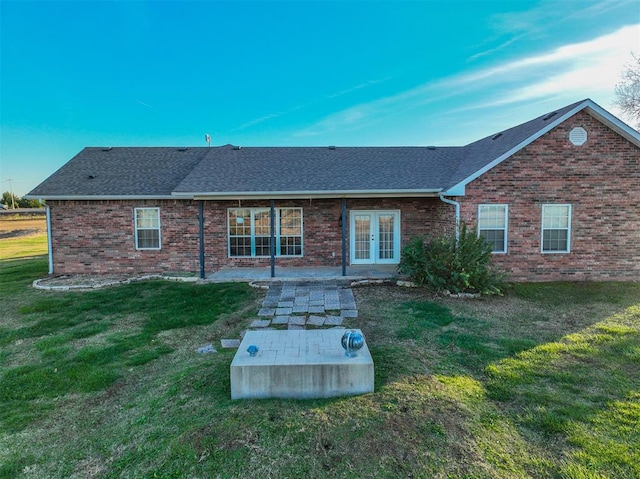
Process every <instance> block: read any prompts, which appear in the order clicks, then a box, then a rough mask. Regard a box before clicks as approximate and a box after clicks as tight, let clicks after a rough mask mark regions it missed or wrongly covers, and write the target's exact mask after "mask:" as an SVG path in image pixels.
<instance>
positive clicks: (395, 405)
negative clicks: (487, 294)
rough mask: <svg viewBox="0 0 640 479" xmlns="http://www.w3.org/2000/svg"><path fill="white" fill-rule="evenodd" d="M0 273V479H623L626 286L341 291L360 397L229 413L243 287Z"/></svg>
mask: <svg viewBox="0 0 640 479" xmlns="http://www.w3.org/2000/svg"><path fill="white" fill-rule="evenodd" d="M0 268H1V269H0V272H1V274H0V303H1V304H2V308H1V309H0V477H2V478H13V477H19V478H57V477H60V478H63V477H64V478H90V477H96V478H97V477H100V478H116V477H126V478H139V477H140V478H142V477H145V478H146V477H150V478H153V477H158V478H170V477H176V478H177V477H180V478H183V477H189V478H215V477H220V478H241V477H256V478H300V477H305V478H334V477H345V478H362V477H389V478H392V477H419V478H520V477H536V478H538V477H540V478H543V477H544V478H576V479H583V478H584V479H587V478H593V479H595V478H598V479H600V478H634V477H640V374H639V372H640V334H639V332H640V285H638V284H635V283H617V284H616V283H589V284H565V283H562V284H533V285H516V286H513V287H511V288H510V289H509V291H508V292H507V295H506V296H505V297H502V298H491V299H484V300H455V301H454V300H443V299H434V298H430V297H428V296H427V295H426V294H425V293H424V292H423V291H420V290H415V289H401V288H398V287H393V286H385V285H376V286H370V287H361V288H357V289H355V290H354V292H355V294H356V300H357V302H358V306H359V311H360V316H359V318H357V319H353V320H350V321H351V322H350V323H349V324H348V326H352V327H358V328H361V329H362V330H363V331H364V333H365V336H366V338H367V342H368V344H369V347H370V349H371V352H372V355H373V359H374V362H375V368H376V387H375V393H372V394H368V395H363V396H358V397H353V398H339V399H326V400H310V401H292V400H260V401H231V400H230V385H229V365H230V363H231V360H232V357H233V354H234V352H235V351H234V350H224V349H220V348H219V347H218V346H219V340H220V339H221V338H234V337H238V336H239V333H240V331H241V330H242V329H243V328H244V327H246V325H247V324H248V322H249V321H250V319H251V318H253V317H255V313H256V311H257V309H258V307H259V303H260V301H261V300H262V296H263V294H264V293H263V292H262V291H260V290H254V289H251V288H249V287H248V286H246V285H243V284H209V285H196V284H182V283H169V282H163V281H149V282H144V283H135V284H130V285H126V286H118V287H114V288H110V289H104V290H98V291H90V292H69V293H51V292H45V291H39V290H33V289H32V288H30V287H29V284H30V283H31V281H33V280H34V279H36V278H38V277H42V276H44V275H45V273H46V270H47V262H46V258H39V259H20V260H11V261H9V260H5V261H0ZM208 343H214V345H215V346H216V347H218V350H219V352H218V353H217V354H197V353H196V349H197V348H198V347H200V346H202V345H205V344H208Z"/></svg>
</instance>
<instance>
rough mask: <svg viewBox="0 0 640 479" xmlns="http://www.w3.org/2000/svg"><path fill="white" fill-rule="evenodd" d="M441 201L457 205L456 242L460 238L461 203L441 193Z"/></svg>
mask: <svg viewBox="0 0 640 479" xmlns="http://www.w3.org/2000/svg"><path fill="white" fill-rule="evenodd" d="M440 201H442V202H443V203H447V204H448V205H453V206H455V207H456V243H457V242H458V241H459V240H460V203H458V202H457V201H453V200H450V199H449V198H445V197H444V195H440Z"/></svg>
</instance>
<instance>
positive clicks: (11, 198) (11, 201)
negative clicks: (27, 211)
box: [0, 191, 41, 209]
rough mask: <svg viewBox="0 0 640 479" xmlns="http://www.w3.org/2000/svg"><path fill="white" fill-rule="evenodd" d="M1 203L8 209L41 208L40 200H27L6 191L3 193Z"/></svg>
mask: <svg viewBox="0 0 640 479" xmlns="http://www.w3.org/2000/svg"><path fill="white" fill-rule="evenodd" d="M0 203H3V204H5V205H7V208H10V209H14V208H40V207H41V205H40V202H39V201H38V200H27V199H26V198H20V197H19V196H17V195H14V194H12V193H9V192H8V191H5V192H4V193H2V199H1V200H0Z"/></svg>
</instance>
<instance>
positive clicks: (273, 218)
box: [269, 200, 276, 278]
mask: <svg viewBox="0 0 640 479" xmlns="http://www.w3.org/2000/svg"><path fill="white" fill-rule="evenodd" d="M270 217H271V218H270V219H271V227H270V228H269V229H270V230H271V231H270V233H271V241H270V242H269V251H270V253H271V277H272V278H275V277H276V206H275V201H274V200H271V214H270Z"/></svg>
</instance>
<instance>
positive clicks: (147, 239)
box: [134, 208, 160, 249]
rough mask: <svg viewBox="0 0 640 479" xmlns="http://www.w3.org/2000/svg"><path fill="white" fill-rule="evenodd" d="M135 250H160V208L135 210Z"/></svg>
mask: <svg viewBox="0 0 640 479" xmlns="http://www.w3.org/2000/svg"><path fill="white" fill-rule="evenodd" d="M134 216H135V239H136V249H160V208H135V209H134Z"/></svg>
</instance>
